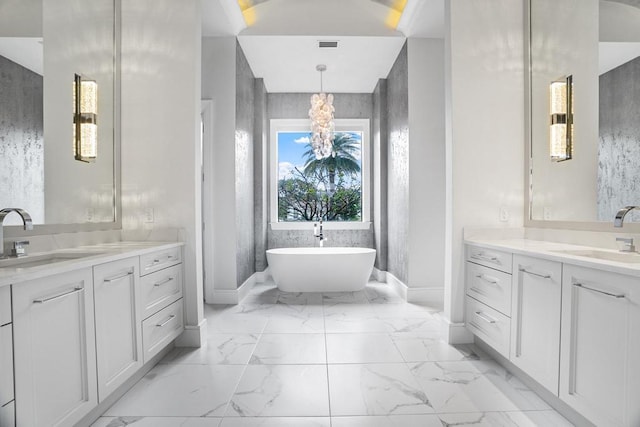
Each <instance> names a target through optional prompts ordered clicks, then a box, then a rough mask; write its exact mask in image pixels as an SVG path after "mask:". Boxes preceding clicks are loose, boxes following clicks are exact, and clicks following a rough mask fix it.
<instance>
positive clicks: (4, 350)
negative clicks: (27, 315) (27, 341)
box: [0, 325, 13, 427]
mask: <svg viewBox="0 0 640 427" xmlns="http://www.w3.org/2000/svg"><path fill="white" fill-rule="evenodd" d="M12 400H13V334H12V330H11V325H5V326H2V327H0V406H3V405H6V404H7V403H8V402H11V401H12ZM0 426H2V427H4V424H1V423H0Z"/></svg>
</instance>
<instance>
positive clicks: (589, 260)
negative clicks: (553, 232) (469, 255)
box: [465, 238, 640, 277]
mask: <svg viewBox="0 0 640 427" xmlns="http://www.w3.org/2000/svg"><path fill="white" fill-rule="evenodd" d="M465 243H467V244H473V245H476V246H481V247H484V248H487V249H495V250H502V251H507V252H511V253H513V254H520V255H528V256H533V257H536V258H542V259H547V260H551V261H557V262H562V263H565V264H573V265H579V266H582V267H589V268H594V269H598V270H604V271H610V272H613V273H620V274H626V275H630V276H637V277H640V254H639V253H630V252H621V251H617V250H613V249H603V248H598V247H593V246H581V245H574V244H568V243H557V242H547V241H540V240H531V239H523V238H513V239H495V240H494V239H487V238H467V239H465ZM567 251H571V252H574V251H580V252H595V253H598V254H601V255H602V256H611V257H617V256H619V255H622V256H623V257H627V256H628V257H629V258H631V259H633V260H635V262H626V261H625V262H622V261H614V260H610V259H600V258H594V257H591V256H583V255H576V254H571V253H567Z"/></svg>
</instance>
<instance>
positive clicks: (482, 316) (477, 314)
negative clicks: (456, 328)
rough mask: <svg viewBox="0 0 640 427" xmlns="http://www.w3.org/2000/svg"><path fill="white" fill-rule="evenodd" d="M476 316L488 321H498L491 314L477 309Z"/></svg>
mask: <svg viewBox="0 0 640 427" xmlns="http://www.w3.org/2000/svg"><path fill="white" fill-rule="evenodd" d="M476 316H478V317H479V318H481V319H482V320H484V321H485V322H487V323H496V322H497V320H496V319H494V318H493V317H491V316H488V315H486V314H484V313H483V312H481V311H476Z"/></svg>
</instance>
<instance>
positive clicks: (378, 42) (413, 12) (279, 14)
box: [203, 0, 640, 93]
mask: <svg viewBox="0 0 640 427" xmlns="http://www.w3.org/2000/svg"><path fill="white" fill-rule="evenodd" d="M639 1H640V0H639ZM203 2H204V4H208V3H212V4H216V5H218V6H217V7H213V6H211V7H207V8H203V12H204V13H206V14H209V15H211V18H210V20H211V21H216V20H218V21H219V19H218V17H220V16H222V15H225V16H227V18H228V19H229V21H230V22H232V23H233V25H231V26H228V27H227V28H229V27H231V28H234V29H237V30H235V32H232V33H231V35H236V36H237V37H238V41H239V42H240V45H241V47H242V50H243V51H244V54H245V56H246V57H247V60H248V62H249V65H250V66H251V69H252V71H253V73H254V75H255V76H256V77H258V78H262V79H264V83H265V86H266V89H267V91H269V92H291V93H295V92H304V93H312V92H314V91H315V90H316V89H317V88H316V86H317V72H316V71H315V64H327V67H328V71H327V72H325V73H324V79H325V83H326V87H327V90H328V91H331V92H333V93H371V92H372V91H373V89H374V88H375V85H376V84H377V82H378V79H380V78H385V77H387V75H388V73H389V70H390V69H391V67H392V66H393V63H394V62H395V59H396V58H397V56H398V53H399V52H400V49H401V48H402V46H403V44H404V42H405V40H406V37H409V36H411V37H426V38H443V37H444V3H445V1H444V0H203ZM217 11H219V13H216V12H217ZM392 18H393V19H392ZM390 19H392V21H393V22H391V23H390ZM205 20H206V17H205ZM214 23H215V22H214ZM219 34H220V35H228V34H229V32H228V30H227V32H226V34H225V31H222V30H217V29H216V25H209V24H207V23H204V22H203V35H205V36H215V35H219ZM336 42H337V45H336Z"/></svg>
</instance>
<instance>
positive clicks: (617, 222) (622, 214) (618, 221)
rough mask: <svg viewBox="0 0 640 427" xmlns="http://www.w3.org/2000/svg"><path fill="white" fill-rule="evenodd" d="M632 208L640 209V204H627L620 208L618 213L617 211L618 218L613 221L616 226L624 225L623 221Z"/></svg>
mask: <svg viewBox="0 0 640 427" xmlns="http://www.w3.org/2000/svg"><path fill="white" fill-rule="evenodd" d="M632 209H640V206H625V207H624V208H622V209H620V210H619V211H618V213H616V218H615V219H614V221H613V226H614V227H622V222H623V221H624V217H625V215H626V214H628V213H629V211H631V210H632Z"/></svg>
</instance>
